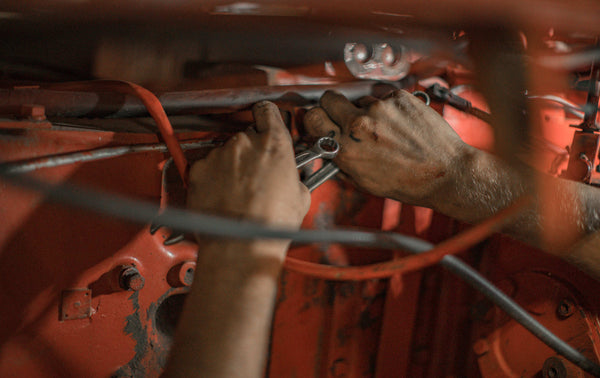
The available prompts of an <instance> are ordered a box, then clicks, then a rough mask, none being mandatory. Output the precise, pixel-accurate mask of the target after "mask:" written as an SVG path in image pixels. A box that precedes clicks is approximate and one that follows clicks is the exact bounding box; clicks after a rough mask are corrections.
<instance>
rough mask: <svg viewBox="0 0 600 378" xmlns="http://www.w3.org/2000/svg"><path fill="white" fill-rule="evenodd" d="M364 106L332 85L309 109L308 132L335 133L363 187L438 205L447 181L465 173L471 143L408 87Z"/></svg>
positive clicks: (347, 167) (348, 169) (341, 157)
mask: <svg viewBox="0 0 600 378" xmlns="http://www.w3.org/2000/svg"><path fill="white" fill-rule="evenodd" d="M366 102H368V105H367V106H366V107H365V108H358V107H356V106H354V105H353V104H352V103H351V102H350V101H348V99H346V98H345V97H344V96H343V95H341V94H339V93H336V92H332V91H327V92H325V94H324V95H323V96H322V97H321V101H320V105H321V106H320V107H316V108H313V109H311V110H310V111H308V112H307V113H306V115H305V117H304V125H305V127H306V130H307V131H308V133H309V134H311V135H313V136H316V137H320V136H325V135H331V134H332V133H333V134H334V135H333V137H334V138H335V139H336V140H337V141H338V142H339V144H340V152H339V154H338V156H337V157H336V159H335V162H336V163H337V164H338V166H339V167H340V169H341V170H342V172H344V173H345V174H346V175H348V176H349V177H350V179H351V180H352V181H354V182H355V184H357V185H358V186H359V187H360V188H362V189H364V190H366V191H368V192H370V193H372V194H374V195H377V196H381V197H388V198H393V199H396V200H399V201H402V202H405V203H410V204H414V205H419V206H429V207H433V206H434V205H435V200H436V197H440V194H441V196H442V197H443V193H440V192H442V191H443V189H444V186H445V185H446V184H448V183H450V184H452V183H453V182H454V181H455V180H456V179H457V178H458V175H460V167H461V166H462V165H463V160H464V159H463V158H464V157H465V156H466V153H467V151H469V149H470V147H469V146H467V145H466V144H465V143H464V142H463V141H462V140H461V139H460V137H459V136H458V135H457V134H456V133H455V132H454V130H453V129H452V127H450V125H448V123H447V122H446V121H445V120H444V119H443V118H442V117H441V116H440V115H439V114H438V113H437V112H436V111H435V110H433V109H431V108H430V107H428V106H427V105H425V104H424V103H423V102H422V101H421V100H419V99H418V98H416V97H415V96H413V95H411V94H410V93H408V92H406V91H396V92H393V93H392V94H391V95H389V96H388V97H386V98H385V99H383V100H377V99H370V100H368V101H363V103H366Z"/></svg>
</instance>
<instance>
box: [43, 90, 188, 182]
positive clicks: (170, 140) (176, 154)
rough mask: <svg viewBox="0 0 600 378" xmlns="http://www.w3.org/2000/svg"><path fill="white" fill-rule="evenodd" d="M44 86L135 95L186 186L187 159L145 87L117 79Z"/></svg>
mask: <svg viewBox="0 0 600 378" xmlns="http://www.w3.org/2000/svg"><path fill="white" fill-rule="evenodd" d="M44 87H45V88H48V89H54V90H59V91H60V90H64V91H85V92H89V91H99V92H118V93H123V94H129V95H132V96H135V97H137V98H139V99H140V101H142V103H143V104H144V106H146V109H148V113H150V115H151V116H152V118H153V119H154V122H156V125H157V126H158V130H159V131H160V134H161V135H162V137H163V139H164V141H165V144H166V145H167V149H168V150H169V153H170V154H171V156H172V157H173V161H174V163H175V166H176V167H177V171H178V172H179V176H181V179H182V180H183V184H184V185H185V186H186V187H187V173H188V171H187V167H188V163H187V159H186V158H185V155H184V154H183V150H182V149H181V146H180V145H179V141H178V140H177V137H176V136H175V132H174V131H173V127H172V126H171V122H170V121H169V118H168V117H167V114H166V113H165V110H164V109H163V107H162V104H161V103H160V101H159V100H158V98H157V97H156V95H154V93H152V92H150V91H149V90H147V89H146V88H143V87H140V86H139V85H137V84H134V83H130V82H128V81H118V80H93V81H76V82H70V83H56V84H48V85H44Z"/></svg>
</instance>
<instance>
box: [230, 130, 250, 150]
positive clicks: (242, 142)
mask: <svg viewBox="0 0 600 378" xmlns="http://www.w3.org/2000/svg"><path fill="white" fill-rule="evenodd" d="M250 144H251V143H250V138H248V135H246V133H243V132H239V133H236V134H235V135H234V136H232V137H231V138H229V140H228V141H227V143H225V148H227V149H230V150H233V151H235V152H240V151H242V150H243V149H244V148H246V147H247V146H249V145H250Z"/></svg>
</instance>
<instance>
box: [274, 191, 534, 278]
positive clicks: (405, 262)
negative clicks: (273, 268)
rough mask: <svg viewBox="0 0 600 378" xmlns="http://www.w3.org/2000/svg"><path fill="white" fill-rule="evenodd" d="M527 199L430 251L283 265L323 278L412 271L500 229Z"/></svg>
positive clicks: (289, 260)
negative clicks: (360, 262) (360, 261)
mask: <svg viewBox="0 0 600 378" xmlns="http://www.w3.org/2000/svg"><path fill="white" fill-rule="evenodd" d="M530 202H531V197H529V196H526V197H523V198H521V199H519V200H517V201H516V202H515V203H513V204H512V205H511V206H509V207H508V208H506V209H504V210H501V211H500V212H498V213H497V214H495V215H494V216H492V217H490V218H488V219H486V220H484V221H483V222H481V223H480V224H478V225H476V226H474V227H472V228H470V229H468V230H466V231H465V232H462V233H460V234H458V235H456V236H453V237H452V238H450V239H448V240H446V241H444V242H442V243H440V244H438V245H437V246H436V247H435V248H433V249H431V250H430V251H427V252H424V253H421V254H416V255H411V256H408V257H404V258H401V259H396V260H392V261H387V262H384V263H378V264H371V265H364V266H351V267H341V266H333V265H323V264H317V263H313V262H308V261H302V260H299V259H295V258H292V257H287V258H286V259H285V261H284V264H283V266H284V268H285V269H287V270H290V271H292V272H297V273H302V274H306V275H308V276H312V277H317V278H322V279H326V280H336V281H343V280H355V281H359V280H373V279H381V278H389V277H391V276H394V275H398V274H403V273H408V272H413V271H416V270H419V269H423V268H426V267H428V266H431V265H434V264H436V263H438V262H439V261H440V260H441V259H442V258H444V256H446V255H453V254H456V253H459V252H461V251H464V250H465V249H468V248H470V247H472V246H473V245H475V244H477V243H479V242H481V241H483V240H484V239H485V238H487V237H489V236H490V235H492V234H494V233H495V232H498V231H500V229H501V228H502V226H503V225H504V224H505V223H506V221H508V220H509V219H510V218H512V217H513V216H514V215H515V214H517V213H518V212H519V211H521V210H522V209H523V208H524V207H525V206H527V205H528V204H529V203H530Z"/></svg>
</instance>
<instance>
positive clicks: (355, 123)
mask: <svg viewBox="0 0 600 378" xmlns="http://www.w3.org/2000/svg"><path fill="white" fill-rule="evenodd" d="M371 125H372V120H371V117H369V116H367V115H360V116H358V117H356V118H354V119H353V120H352V122H351V123H350V127H349V130H350V131H353V132H356V131H365V130H368V129H370V128H371Z"/></svg>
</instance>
